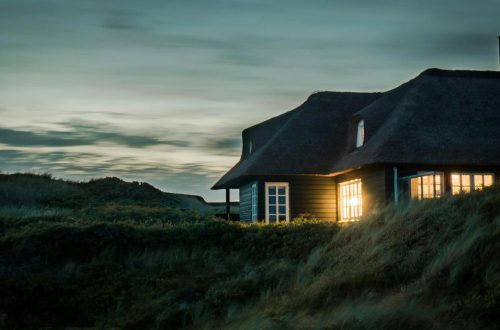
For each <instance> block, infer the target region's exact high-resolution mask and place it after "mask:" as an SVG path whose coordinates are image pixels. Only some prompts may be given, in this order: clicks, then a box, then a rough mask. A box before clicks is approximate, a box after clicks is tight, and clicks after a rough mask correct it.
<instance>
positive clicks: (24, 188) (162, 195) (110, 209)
mask: <svg viewBox="0 0 500 330" xmlns="http://www.w3.org/2000/svg"><path fill="white" fill-rule="evenodd" d="M224 212H225V208H224V207H222V208H221V207H220V206H219V205H216V204H214V203H207V202H205V200H204V199H203V198H202V197H200V196H196V195H185V194H175V193H168V192H163V191H161V190H159V189H157V188H155V187H153V186H152V185H150V184H148V183H145V182H135V181H134V182H125V181H123V180H121V179H118V178H114V177H108V178H102V179H94V180H90V181H88V182H73V181H65V180H61V179H55V178H52V177H51V176H50V175H47V174H46V175H36V174H26V173H23V174H21V173H18V174H0V214H3V215H14V216H18V217H31V216H40V215H48V216H54V215H60V216H71V217H73V218H78V219H84V220H108V221H116V220H130V221H132V222H145V221H149V222H151V221H164V222H165V221H173V222H176V221H177V220H179V219H183V220H187V219H194V218H196V219H201V218H202V216H207V215H215V214H217V213H224ZM232 212H237V208H236V210H235V209H234V207H233V208H232Z"/></svg>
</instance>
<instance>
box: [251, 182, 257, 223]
mask: <svg viewBox="0 0 500 330" xmlns="http://www.w3.org/2000/svg"><path fill="white" fill-rule="evenodd" d="M251 194H252V222H257V184H256V183H253V184H252V191H251Z"/></svg>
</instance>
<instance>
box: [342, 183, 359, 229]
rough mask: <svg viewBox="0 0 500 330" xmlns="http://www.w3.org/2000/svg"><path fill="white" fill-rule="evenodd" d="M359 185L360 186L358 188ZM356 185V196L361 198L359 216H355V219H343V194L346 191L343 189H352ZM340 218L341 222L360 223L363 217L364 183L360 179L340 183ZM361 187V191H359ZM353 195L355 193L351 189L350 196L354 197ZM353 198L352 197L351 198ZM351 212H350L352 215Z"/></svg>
mask: <svg viewBox="0 0 500 330" xmlns="http://www.w3.org/2000/svg"><path fill="white" fill-rule="evenodd" d="M358 184H359V186H358ZM354 185H356V195H357V196H359V204H358V206H357V207H358V210H357V211H358V212H357V213H358V215H357V216H354V217H349V218H343V213H342V211H343V208H344V196H343V192H344V189H343V187H352V186H354ZM337 187H338V198H337V200H338V203H337V205H338V212H337V213H338V217H339V222H353V221H359V219H360V218H361V217H362V216H363V182H362V180H361V179H360V178H357V179H353V180H348V181H344V182H340V183H339V184H338V185H337ZM358 187H359V189H358ZM352 193H354V190H351V188H349V194H350V196H351V195H353V194H352ZM350 198H352V197H350ZM350 212H351V211H349V213H350Z"/></svg>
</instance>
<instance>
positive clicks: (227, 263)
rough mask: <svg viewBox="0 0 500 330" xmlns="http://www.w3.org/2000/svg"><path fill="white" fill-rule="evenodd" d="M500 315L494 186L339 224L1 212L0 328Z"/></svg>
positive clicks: (410, 321) (485, 320)
mask: <svg viewBox="0 0 500 330" xmlns="http://www.w3.org/2000/svg"><path fill="white" fill-rule="evenodd" d="M107 207H111V206H107ZM113 207H115V206H113ZM116 208H117V209H118V210H117V212H121V211H120V207H118V206H116ZM127 212H129V211H127ZM130 212H132V211H130ZM134 212H137V214H140V213H141V212H142V209H140V208H137V209H135V210H134ZM499 310H500V187H498V186H496V187H493V188H491V189H487V190H485V191H483V192H475V193H472V194H469V195H463V196H458V197H447V198H444V199H442V200H429V201H422V202H417V203H406V204H401V205H399V206H397V207H388V208H387V209H385V210H381V211H380V212H379V213H378V214H377V215H375V216H373V217H370V218H367V219H364V220H363V221H361V222H359V223H356V224H354V225H352V226H349V227H345V228H339V227H338V226H337V225H335V224H331V223H321V222H315V223H312V222H308V221H305V220H302V221H297V222H295V223H293V224H291V225H275V226H265V225H254V226H248V225H240V224H237V223H227V222H224V221H218V220H216V219H212V220H204V221H198V220H196V221H191V220H189V221H180V222H173V221H168V222H162V221H152V222H151V223H145V222H133V221H129V220H116V221H108V220H106V219H105V220H99V219H98V218H96V217H92V218H91V219H87V220H85V219H83V218H73V217H72V216H71V213H69V214H68V213H57V212H55V213H53V214H49V213H46V214H31V215H30V216H20V215H19V214H15V212H11V213H10V214H7V213H3V215H0V322H3V323H0V328H2V326H3V327H5V328H8V329H23V328H28V329H32V328H40V327H54V328H63V327H66V326H73V327H96V328H113V327H115V328H119V329H175V328H190V329H220V328H227V329H290V328H291V329H294V328H295V329H304V328H307V329H387V328H407V329H422V328H427V329H495V328H496V327H497V325H498V324H499V321H500V320H499V318H500V317H499V315H498V311H499Z"/></svg>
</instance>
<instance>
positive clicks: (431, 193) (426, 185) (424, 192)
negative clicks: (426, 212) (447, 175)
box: [410, 173, 443, 199]
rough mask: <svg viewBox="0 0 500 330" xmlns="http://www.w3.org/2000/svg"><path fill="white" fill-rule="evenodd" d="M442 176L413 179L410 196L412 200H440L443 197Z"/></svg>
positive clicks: (430, 175)
mask: <svg viewBox="0 0 500 330" xmlns="http://www.w3.org/2000/svg"><path fill="white" fill-rule="evenodd" d="M442 181H443V180H441V174H439V173H432V174H424V175H419V176H415V177H412V178H411V179H410V196H411V198H412V199H424V198H439V197H441V196H442V192H443V187H442Z"/></svg>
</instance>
